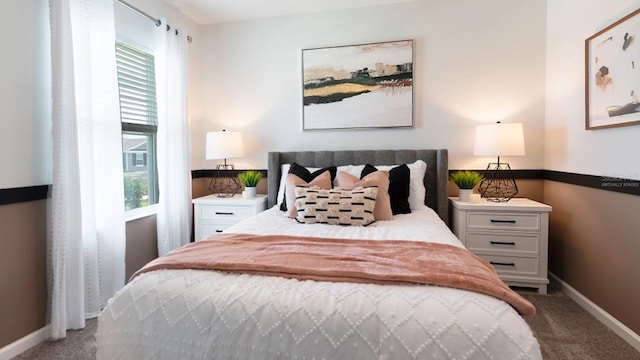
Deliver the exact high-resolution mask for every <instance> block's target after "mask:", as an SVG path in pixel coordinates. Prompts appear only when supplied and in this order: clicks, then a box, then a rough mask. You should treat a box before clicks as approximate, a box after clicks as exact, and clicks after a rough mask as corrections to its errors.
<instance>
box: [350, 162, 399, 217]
mask: <svg viewBox="0 0 640 360" xmlns="http://www.w3.org/2000/svg"><path fill="white" fill-rule="evenodd" d="M375 171H378V169H377V168H376V167H375V166H373V165H370V164H367V165H365V166H364V169H363V170H362V174H361V175H360V178H361V179H364V177H365V176H367V175H369V174H371V173H373V172H375ZM410 175H411V173H410V171H409V167H408V166H407V164H403V165H399V166H396V167H394V168H392V169H391V170H389V200H390V201H391V212H392V213H393V215H397V214H410V213H411V206H410V205H409V178H410Z"/></svg>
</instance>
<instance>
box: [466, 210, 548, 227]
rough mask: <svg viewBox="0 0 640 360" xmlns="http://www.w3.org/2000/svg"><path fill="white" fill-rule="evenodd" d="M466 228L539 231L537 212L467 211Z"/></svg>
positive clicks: (538, 215)
mask: <svg viewBox="0 0 640 360" xmlns="http://www.w3.org/2000/svg"><path fill="white" fill-rule="evenodd" d="M467 216H468V219H467V228H468V229H508V230H529V231H540V214H539V213H523V214H514V213H500V212H469V213H468V215H467Z"/></svg>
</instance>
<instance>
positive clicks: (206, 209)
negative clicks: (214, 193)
mask: <svg viewBox="0 0 640 360" xmlns="http://www.w3.org/2000/svg"><path fill="white" fill-rule="evenodd" d="M254 213H255V209H254V208H251V207H247V206H211V205H208V206H202V209H201V212H200V219H202V220H206V219H244V218H248V217H249V216H251V215H253V214H254Z"/></svg>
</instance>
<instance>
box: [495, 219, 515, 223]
mask: <svg viewBox="0 0 640 360" xmlns="http://www.w3.org/2000/svg"><path fill="white" fill-rule="evenodd" d="M491 222H492V223H500V224H515V223H516V221H515V220H496V219H491Z"/></svg>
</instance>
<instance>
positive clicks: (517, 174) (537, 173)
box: [449, 169, 544, 180]
mask: <svg viewBox="0 0 640 360" xmlns="http://www.w3.org/2000/svg"><path fill="white" fill-rule="evenodd" d="M461 170H462V169H461ZM464 170H467V169H464ZM456 171H458V170H449V175H451V174H452V173H454V172H456ZM471 171H475V172H477V173H480V174H484V173H485V169H482V170H471ZM543 172H544V170H525V169H518V170H511V173H512V174H513V177H514V178H515V179H516V180H517V179H523V180H524V179H528V180H535V179H542V178H543V176H544V175H543Z"/></svg>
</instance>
